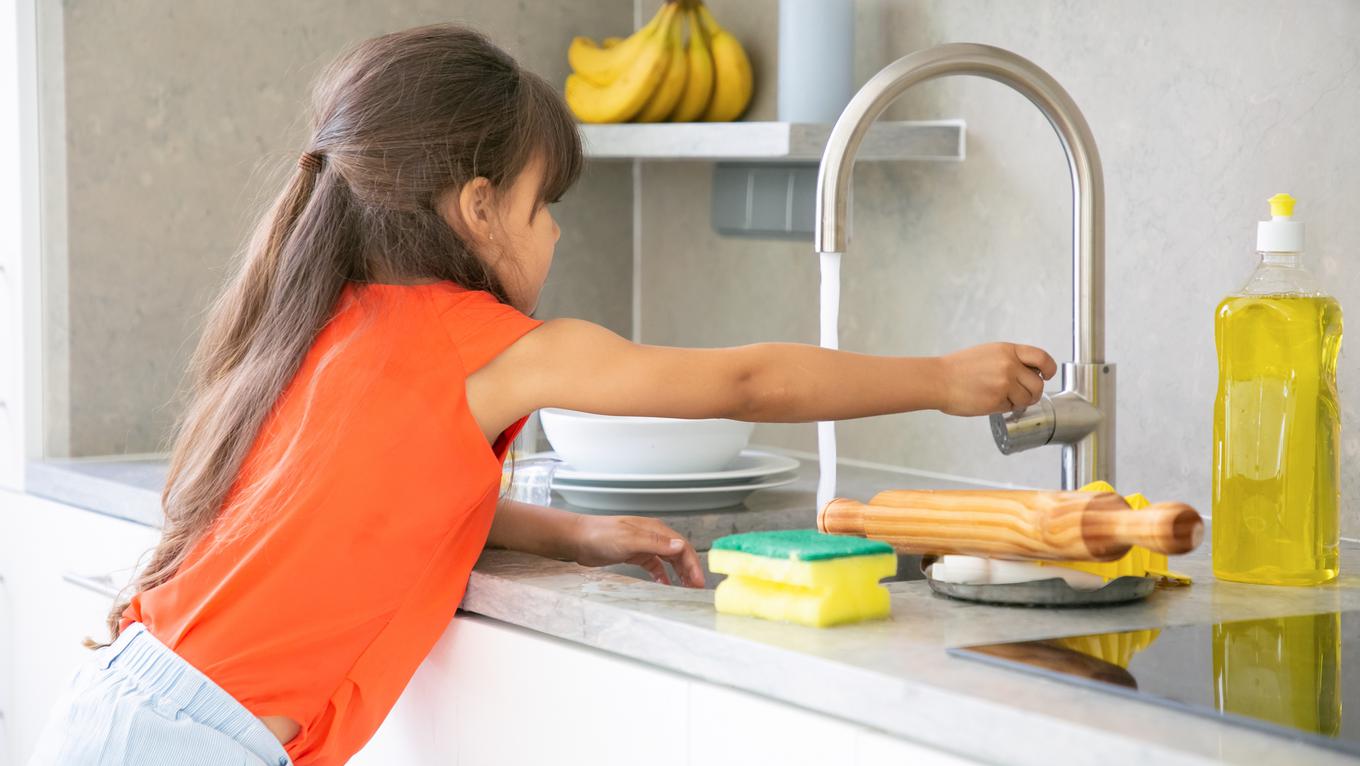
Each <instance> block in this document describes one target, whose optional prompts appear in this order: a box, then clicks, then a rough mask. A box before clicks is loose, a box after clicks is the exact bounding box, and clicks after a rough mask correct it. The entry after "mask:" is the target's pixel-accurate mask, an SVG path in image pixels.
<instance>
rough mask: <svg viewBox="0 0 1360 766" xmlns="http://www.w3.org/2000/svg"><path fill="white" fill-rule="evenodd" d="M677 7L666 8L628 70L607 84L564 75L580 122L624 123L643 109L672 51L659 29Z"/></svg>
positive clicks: (663, 71) (570, 99)
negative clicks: (658, 23)
mask: <svg viewBox="0 0 1360 766" xmlns="http://www.w3.org/2000/svg"><path fill="white" fill-rule="evenodd" d="M676 8H677V6H676V5H674V4H673V3H668V4H667V5H666V9H665V11H664V17H663V19H662V22H661V24H660V25H659V28H654V29H653V32H652V34H651V35H650V36H649V37H648V38H647V40H646V43H645V44H644V45H643V46H642V48H641V49H640V50H639V51H638V54H637V55H636V56H635V57H633V58H632V59H631V60H630V61H629V64H628V67H627V68H626V69H625V70H624V71H623V72H622V73H621V74H620V75H619V76H618V78H617V79H615V80H614V81H613V82H611V83H610V84H608V85H603V86H602V85H597V84H596V83H593V82H591V81H590V80H588V79H586V78H585V77H583V76H581V75H580V74H572V75H568V76H567V88H566V91H567V92H566V96H567V105H568V106H570V107H571V111H572V112H574V113H575V114H576V116H577V117H579V118H580V119H581V121H582V122H597V123H598V122H627V121H628V120H631V119H632V118H633V117H635V116H636V115H637V113H638V112H639V111H641V110H642V107H643V105H644V104H646V103H647V100H648V99H649V98H651V96H652V94H653V93H655V92H656V88H657V86H658V85H660V84H661V80H662V78H664V77H665V76H666V68H667V66H668V65H669V64H670V59H671V49H670V47H668V46H667V45H666V37H665V35H664V34H661V33H660V30H665V29H666V28H667V26H668V24H669V23H670V21H671V19H673V18H674V17H675V13H676ZM622 45H623V44H622V43H620V46H622ZM615 50H617V48H615Z"/></svg>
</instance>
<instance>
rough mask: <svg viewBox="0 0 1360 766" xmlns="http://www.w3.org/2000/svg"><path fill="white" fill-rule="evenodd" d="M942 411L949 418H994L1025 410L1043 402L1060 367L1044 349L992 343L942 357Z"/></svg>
mask: <svg viewBox="0 0 1360 766" xmlns="http://www.w3.org/2000/svg"><path fill="white" fill-rule="evenodd" d="M940 363H941V366H942V367H943V375H942V376H941V385H942V386H943V390H942V392H941V397H940V400H941V402H942V403H943V404H942V406H941V407H940V411H941V412H944V413H946V414H949V415H990V414H992V413H996V412H1011V411H1014V410H1022V409H1024V408H1026V407H1028V406H1030V405H1031V404H1034V403H1035V402H1038V401H1039V398H1040V397H1041V396H1043V393H1044V381H1045V380H1048V379H1050V378H1052V377H1053V376H1054V375H1055V374H1056V373H1057V371H1058V365H1057V363H1056V362H1054V361H1053V357H1051V356H1049V355H1048V354H1047V353H1046V352H1045V351H1044V350H1043V349H1040V348H1035V347H1034V346H1021V345H1017V344H1015V343H988V344H986V345H983V346H974V347H973V348H966V349H964V350H962V351H956V352H954V353H952V354H949V355H947V356H943V357H940Z"/></svg>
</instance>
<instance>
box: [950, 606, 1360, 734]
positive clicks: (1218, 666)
mask: <svg viewBox="0 0 1360 766" xmlns="http://www.w3.org/2000/svg"><path fill="white" fill-rule="evenodd" d="M949 651H950V654H954V655H956V656H959V657H966V658H968V659H972V660H979V661H982V662H986V663H989V664H993V665H998V666H1001V667H1005V668H1011V669H1014V670H1021V671H1025V672H1030V673H1037V674H1040V675H1043V676H1046V677H1049V678H1054V679H1058V680H1062V681H1067V682H1070V683H1075V684H1080V685H1082V686H1087V687H1091V688H1095V689H1100V690H1101V691H1107V692H1111V693H1114V694H1120V695H1124V696H1129V697H1133V698H1135V699H1140V700H1146V701H1147V702H1150V703H1155V704H1160V705H1167V706H1170V707H1175V708H1177V709H1180V710H1185V711H1188V712H1191V713H1196V714H1199V715H1205V716H1211V717H1213V718H1218V719H1221V720H1224V721H1228V722H1232V723H1235V724H1239V725H1243V726H1250V727H1252V728H1256V729H1262V730H1266V731H1269V732H1271V733H1273V734H1278V735H1283V736H1286V737H1290V738H1292V739H1297V740H1302V741H1306V742H1309V743H1311V744H1315V745H1321V746H1323V747H1327V748H1331V749H1334V750H1340V751H1342V752H1346V753H1351V754H1355V755H1360V612H1325V613H1321V614H1306V615H1299V616H1295V617H1271V618H1266V619H1258V620H1242V621H1236V622H1220V623H1216V624H1212V625H1180V626H1174V627H1168V628H1158V629H1150V630H1135V631H1122V632H1118V633H1098V634H1094V635H1088V636H1066V637H1062V638H1050V639H1043V640H1038V641H1020V642H1015V643H1004V644H983V645H978V646H966V647H961V648H958V649H950V650H949Z"/></svg>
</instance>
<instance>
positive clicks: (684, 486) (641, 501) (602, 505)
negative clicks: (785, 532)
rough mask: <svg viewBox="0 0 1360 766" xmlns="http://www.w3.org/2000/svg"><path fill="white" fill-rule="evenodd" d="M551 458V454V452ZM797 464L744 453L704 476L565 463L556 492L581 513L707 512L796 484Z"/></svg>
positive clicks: (766, 454) (554, 484)
mask: <svg viewBox="0 0 1360 766" xmlns="http://www.w3.org/2000/svg"><path fill="white" fill-rule="evenodd" d="M549 454H552V453H549ZM797 470H798V461H797V460H796V459H794V458H791V457H787V456H784V455H776V454H774V453H771V452H762V451H760V450H753V449H747V450H742V451H741V453H740V454H739V455H737V457H736V458H735V459H733V460H732V461H731V462H730V463H728V465H727V467H726V468H724V469H722V470H718V471H707V472H703V473H652V474H646V473H607V472H600V471H582V470H577V469H575V468H573V467H571V465H570V464H567V463H563V464H561V465H560V466H558V467H557V472H556V473H555V474H554V476H553V482H552V488H553V490H554V491H555V492H558V493H559V494H561V495H562V497H564V498H566V500H567V502H568V503H571V504H572V505H575V506H578V507H580V508H593V509H596V510H602V511H625V512H639V513H646V512H650V513H674V512H678V511H707V510H713V509H716V508H730V507H732V506H735V505H740V504H741V503H742V501H744V500H745V499H746V498H747V496H748V495H750V494H751V493H752V492H755V491H756V490H758V489H770V488H772V487H782V486H784V485H786V484H791V483H792V482H794V481H796V480H797V478H798V477H797V476H796V475H795V472H796V471H797Z"/></svg>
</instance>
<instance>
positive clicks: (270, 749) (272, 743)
mask: <svg viewBox="0 0 1360 766" xmlns="http://www.w3.org/2000/svg"><path fill="white" fill-rule="evenodd" d="M28 763H29V766H75V765H76V764H80V766H124V765H125V764H136V766H184V764H204V766H208V765H209V764H212V765H214V766H216V765H217V764H221V765H222V766H228V765H230V766H288V765H289V764H290V763H292V762H291V761H290V760H289V758H288V755H287V753H285V752H284V749H283V745H280V744H279V740H278V738H276V737H275V736H274V735H273V733H271V732H270V731H269V729H267V728H265V725H264V724H263V723H261V722H260V719H258V718H256V717H255V716H253V715H251V713H250V711H248V710H246V709H245V708H244V707H242V705H241V703H239V702H237V701H236V700H235V699H234V698H232V696H231V695H229V694H227V693H226V692H225V691H223V690H222V688H221V687H219V686H218V685H217V684H215V683H213V682H212V680H210V679H209V678H208V677H207V676H205V675H203V673H201V672H199V670H198V669H197V668H195V667H193V666H192V665H190V664H189V663H188V662H185V661H184V660H183V659H181V658H180V656H179V655H177V654H175V653H174V652H173V651H171V650H170V649H169V648H168V647H167V646H165V644H162V643H161V642H160V641H159V640H157V639H156V637H155V636H153V635H151V633H150V632H148V631H147V629H146V626H144V625H142V624H141V623H139V622H138V623H133V624H131V625H129V626H128V628H127V630H125V631H123V632H122V634H120V635H119V636H118V639H117V640H116V641H114V642H113V643H112V644H110V645H109V646H106V647H103V648H101V649H99V650H97V651H95V652H94V653H93V655H92V656H91V657H90V658H89V659H88V660H87V661H86V662H85V664H84V665H82V666H81V667H80V669H79V671H77V672H76V674H75V677H74V678H73V679H72V681H71V684H70V686H69V687H68V688H67V689H66V690H65V691H64V692H63V693H62V695H61V697H60V698H59V699H58V700H57V704H56V705H55V706H54V707H53V709H52V713H51V715H50V716H49V717H48V721H47V724H46V726H45V727H44V728H43V731H42V734H41V735H40V736H39V738H38V746H37V749H35V750H34V752H33V756H32V759H31V760H30V761H29V762H28Z"/></svg>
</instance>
